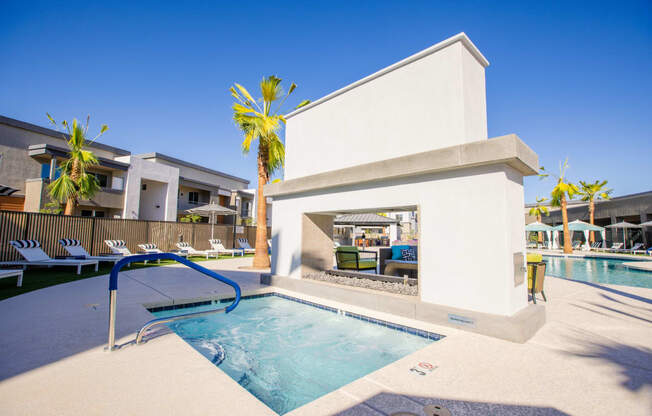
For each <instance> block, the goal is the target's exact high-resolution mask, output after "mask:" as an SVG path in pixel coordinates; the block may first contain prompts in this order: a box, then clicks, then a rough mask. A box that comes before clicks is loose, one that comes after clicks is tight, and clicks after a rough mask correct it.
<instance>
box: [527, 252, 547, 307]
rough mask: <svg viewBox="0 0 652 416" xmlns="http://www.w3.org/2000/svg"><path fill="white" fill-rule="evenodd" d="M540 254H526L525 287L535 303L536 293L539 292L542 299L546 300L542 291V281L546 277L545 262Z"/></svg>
mask: <svg viewBox="0 0 652 416" xmlns="http://www.w3.org/2000/svg"><path fill="white" fill-rule="evenodd" d="M542 260H543V258H542V257H541V255H540V254H528V255H527V288H528V291H529V292H530V294H531V295H532V302H534V303H535V304H536V303H537V297H536V294H537V293H541V295H542V296H543V300H544V301H546V302H548V299H547V298H546V293H545V292H544V291H543V281H544V279H545V277H546V263H545V262H544V261H542Z"/></svg>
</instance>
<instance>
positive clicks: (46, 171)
mask: <svg viewBox="0 0 652 416" xmlns="http://www.w3.org/2000/svg"><path fill="white" fill-rule="evenodd" d="M59 176H61V168H60V167H59V166H57V168H56V169H55V170H54V178H50V162H48V163H41V179H52V180H55V179H58V178H59Z"/></svg>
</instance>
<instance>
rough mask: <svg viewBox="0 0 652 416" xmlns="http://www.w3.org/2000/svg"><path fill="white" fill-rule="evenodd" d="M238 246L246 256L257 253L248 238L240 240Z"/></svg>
mask: <svg viewBox="0 0 652 416" xmlns="http://www.w3.org/2000/svg"><path fill="white" fill-rule="evenodd" d="M238 245H239V246H240V248H241V249H243V250H244V252H245V253H246V254H254V253H256V249H255V248H253V247H251V246H250V245H249V241H248V240H247V239H246V238H238Z"/></svg>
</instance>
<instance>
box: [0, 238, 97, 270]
mask: <svg viewBox="0 0 652 416" xmlns="http://www.w3.org/2000/svg"><path fill="white" fill-rule="evenodd" d="M9 244H11V246H12V247H13V248H15V249H16V251H18V252H19V253H20V255H21V256H23V258H24V259H25V260H24V261H5V262H2V263H0V264H1V265H3V266H22V267H23V269H26V268H27V266H47V267H53V266H69V267H76V268H77V274H81V269H82V266H95V271H97V269H98V264H99V262H98V261H97V260H83V259H53V258H50V256H48V255H47V254H46V253H45V251H43V250H42V249H41V243H39V242H38V241H37V240H12V241H10V242H9Z"/></svg>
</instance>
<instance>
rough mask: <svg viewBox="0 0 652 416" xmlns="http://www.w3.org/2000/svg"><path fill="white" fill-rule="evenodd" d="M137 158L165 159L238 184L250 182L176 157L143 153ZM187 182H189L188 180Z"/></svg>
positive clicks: (156, 153)
mask: <svg viewBox="0 0 652 416" xmlns="http://www.w3.org/2000/svg"><path fill="white" fill-rule="evenodd" d="M135 156H136V157H138V158H141V159H163V160H167V161H168V162H172V163H176V164H178V165H182V166H187V167H189V168H193V169H197V170H201V171H203V172H207V173H212V174H213V175H219V176H223V177H225V178H229V179H233V180H236V181H238V182H242V183H246V184H249V181H248V180H247V179H244V178H239V177H237V176H234V175H229V174H228V173H224V172H220V171H219V170H214V169H210V168H207V167H204V166H201V165H196V164H194V163H190V162H186V161H185V160H181V159H177V158H176V157H172V156H168V155H164V154H163V153H158V152H152V153H143V154H140V155H135ZM186 180H188V179H187V178H186Z"/></svg>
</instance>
